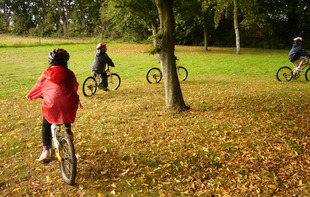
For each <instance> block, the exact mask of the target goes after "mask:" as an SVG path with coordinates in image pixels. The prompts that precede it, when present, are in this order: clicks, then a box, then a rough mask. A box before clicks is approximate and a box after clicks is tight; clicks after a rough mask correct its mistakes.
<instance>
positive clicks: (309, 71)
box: [305, 67, 310, 81]
mask: <svg viewBox="0 0 310 197" xmlns="http://www.w3.org/2000/svg"><path fill="white" fill-rule="evenodd" d="M305 78H306V80H307V81H310V67H309V68H308V69H307V70H306V73H305Z"/></svg>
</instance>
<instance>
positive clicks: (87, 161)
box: [0, 36, 310, 197]
mask: <svg viewBox="0 0 310 197" xmlns="http://www.w3.org/2000/svg"><path fill="white" fill-rule="evenodd" d="M4 37H5V38H8V37H6V36H4ZM4 37H2V40H3V41H0V45H1V46H2V47H1V48H0V57H1V58H0V84H1V89H0V196H114V195H115V196H162V197H163V196H212V195H213V196H294V195H295V196H297V195H298V196H307V195H308V194H309V192H310V179H309V178H310V161H309V156H310V152H309V137H310V134H309V120H310V118H309V112H310V108H309V107H308V106H307V103H308V101H309V100H310V95H309V82H307V81H306V80H305V78H304V76H301V78H299V79H298V80H295V81H291V82H289V83H280V82H278V81H277V80H276V77H275V74H276V71H277V69H278V68H279V67H281V66H285V65H287V66H292V65H291V64H290V63H289V62H288V60H287V59H288V57H287V56H288V51H286V50H263V49H245V48H243V49H242V50H241V52H242V54H241V55H235V49H233V48H213V47H210V50H209V51H203V48H202V47H191V46H176V55H177V56H178V57H179V58H180V65H182V66H184V67H186V68H187V69H188V71H189V77H188V79H187V80H186V81H184V82H181V88H182V93H183V97H184V100H185V103H186V104H187V105H189V106H190V110H188V111H185V112H180V113H176V112H170V111H169V112H168V111H166V108H165V95H164V85H163V83H162V82H161V83H159V84H155V85H151V84H148V83H147V81H146V79H145V75H146V72H147V70H148V69H149V68H151V67H152V66H158V67H159V65H158V63H157V57H156V56H152V55H149V54H147V53H146V52H145V51H146V49H147V48H148V46H146V45H140V44H120V43H109V44H108V54H109V55H110V57H111V58H112V59H113V61H114V63H115V64H116V68H115V69H114V70H113V71H114V72H116V73H118V74H119V75H120V76H121V78H122V84H121V86H120V88H119V89H118V90H117V91H110V92H103V91H98V92H97V93H96V94H95V95H94V96H93V97H91V98H86V97H84V96H83V94H82V91H81V87H82V84H83V81H84V79H85V78H86V77H88V76H90V75H91V74H92V73H91V69H90V65H91V63H92V61H93V58H94V54H95V47H96V44H97V43H89V42H84V41H79V42H76V43H73V42H70V43H65V42H63V41H49V42H50V43H51V45H49V44H46V45H38V44H35V43H34V44H32V45H31V46H29V45H28V46H27V45H25V46H24V47H23V43H22V42H25V43H27V42H30V41H29V40H28V39H29V38H23V39H22V40H21V41H19V40H18V41H16V39H17V38H14V39H11V41H10V42H9V43H13V44H7V43H4V40H6V39H4ZM0 38H1V36H0ZM16 43H19V44H16ZM20 43H22V44H20ZM64 43H65V44H64ZM14 44H15V45H14ZM13 45H14V46H16V47H13ZM58 47H63V48H65V49H66V50H68V52H69V53H70V56H71V57H70V61H69V68H70V69H71V70H73V71H74V72H75V74H76V76H77V78H78V82H79V83H80V88H79V95H80V99H81V102H82V104H83V105H84V109H79V111H78V114H77V118H76V123H74V124H73V131H74V133H75V140H74V143H75V147H76V152H77V157H78V175H77V178H76V185H74V186H68V185H66V184H64V182H63V180H62V178H61V174H60V172H59V166H58V164H57V163H56V162H52V163H50V164H48V165H43V164H41V163H38V162H37V159H38V157H39V156H40V154H41V151H42V143H41V119H42V114H41V102H42V101H41V100H40V99H38V100H35V101H29V100H27V99H26V98H25V95H26V94H27V93H28V92H29V90H30V89H31V88H32V86H33V85H34V84H35V82H36V80H37V78H38V77H39V76H40V75H41V73H42V72H43V71H44V70H45V69H46V68H47V55H48V53H49V51H51V50H52V49H54V48H58Z"/></svg>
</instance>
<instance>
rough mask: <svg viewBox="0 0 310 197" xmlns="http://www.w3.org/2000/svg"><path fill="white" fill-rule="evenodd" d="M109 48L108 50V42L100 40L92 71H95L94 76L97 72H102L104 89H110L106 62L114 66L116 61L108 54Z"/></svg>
mask: <svg viewBox="0 0 310 197" xmlns="http://www.w3.org/2000/svg"><path fill="white" fill-rule="evenodd" d="M107 50H108V48H107V44H106V43H104V42H100V43H99V44H98V45H97V53H96V55H95V60H94V61H93V63H92V65H91V68H92V71H94V76H95V75H96V74H101V78H102V84H100V86H102V89H103V90H104V91H109V89H108V76H107V73H106V72H105V69H106V64H108V65H109V66H112V67H114V63H113V61H112V60H111V58H110V57H109V56H108V54H107Z"/></svg>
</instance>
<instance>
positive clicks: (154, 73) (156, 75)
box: [146, 64, 188, 84]
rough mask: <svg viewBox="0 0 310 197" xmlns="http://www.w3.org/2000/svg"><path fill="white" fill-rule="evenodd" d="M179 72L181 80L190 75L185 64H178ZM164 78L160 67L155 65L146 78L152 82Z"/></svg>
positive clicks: (157, 81)
mask: <svg viewBox="0 0 310 197" xmlns="http://www.w3.org/2000/svg"><path fill="white" fill-rule="evenodd" d="M176 69H177V74H178V77H179V80H180V81H185V80H186V79H187V77H188V71H187V69H186V68H185V67H183V66H178V65H177V64H176ZM162 78H163V74H162V72H161V70H160V69H159V68H156V67H153V68H151V69H150V70H149V71H148V72H147V73H146V80H147V81H148V82H149V83H150V84H152V83H159V82H160V81H161V79H162Z"/></svg>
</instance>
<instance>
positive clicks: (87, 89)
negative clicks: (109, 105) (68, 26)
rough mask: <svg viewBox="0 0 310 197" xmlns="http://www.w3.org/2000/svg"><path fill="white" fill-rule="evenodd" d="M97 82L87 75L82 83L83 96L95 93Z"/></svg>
mask: <svg viewBox="0 0 310 197" xmlns="http://www.w3.org/2000/svg"><path fill="white" fill-rule="evenodd" d="M96 90H97V82H96V79H95V78H94V77H87V78H86V79H85V81H84V83H83V94H84V96H87V97H90V96H92V95H94V94H95V93H96Z"/></svg>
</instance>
